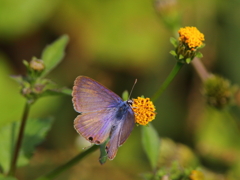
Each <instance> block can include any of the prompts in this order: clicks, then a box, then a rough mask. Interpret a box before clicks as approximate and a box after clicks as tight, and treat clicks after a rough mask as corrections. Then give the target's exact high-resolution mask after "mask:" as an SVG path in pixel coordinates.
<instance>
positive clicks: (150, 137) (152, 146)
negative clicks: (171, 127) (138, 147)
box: [142, 124, 160, 170]
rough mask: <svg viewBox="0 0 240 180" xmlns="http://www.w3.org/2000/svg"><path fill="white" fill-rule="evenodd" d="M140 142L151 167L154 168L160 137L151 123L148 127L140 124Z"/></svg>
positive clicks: (157, 156)
mask: <svg viewBox="0 0 240 180" xmlns="http://www.w3.org/2000/svg"><path fill="white" fill-rule="evenodd" d="M142 143H143V149H144V150H145V153H146V154H147V157H148V159H149V161H150V164H151V166H152V169H153V170H155V169H156V167H157V162H158V159H159V151H160V138H159V136H158V133H157V131H156V130H155V129H154V127H153V126H152V124H149V126H148V127H146V126H142Z"/></svg>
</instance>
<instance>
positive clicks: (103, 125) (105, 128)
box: [74, 108, 116, 144]
mask: <svg viewBox="0 0 240 180" xmlns="http://www.w3.org/2000/svg"><path fill="white" fill-rule="evenodd" d="M115 111H116V110H115V109H114V108H113V109H103V110H100V111H96V112H89V113H83V114H81V115H78V116H77V117H76V119H75V120H74V128H75V129H76V131H77V132H78V133H79V134H80V135H82V136H83V137H84V138H85V139H86V140H88V141H90V142H91V143H94V144H102V143H103V142H105V141H106V140H107V138H108V137H109V136H110V131H111V128H112V126H113V123H114V121H113V120H114V118H115V114H116V112H115Z"/></svg>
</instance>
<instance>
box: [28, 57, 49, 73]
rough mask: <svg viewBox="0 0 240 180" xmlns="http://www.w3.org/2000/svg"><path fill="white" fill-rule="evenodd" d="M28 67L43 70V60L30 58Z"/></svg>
mask: <svg viewBox="0 0 240 180" xmlns="http://www.w3.org/2000/svg"><path fill="white" fill-rule="evenodd" d="M29 67H30V68H31V69H33V70H35V71H38V72H41V71H43V70H44V68H45V66H44V62H43V60H40V59H32V60H31V61H30V63H29Z"/></svg>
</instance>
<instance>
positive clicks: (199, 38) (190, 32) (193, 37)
mask: <svg viewBox="0 0 240 180" xmlns="http://www.w3.org/2000/svg"><path fill="white" fill-rule="evenodd" d="M178 33H179V39H178V40H179V41H182V42H183V43H185V44H187V45H188V47H189V48H190V49H191V50H195V49H196V48H197V47H201V45H202V44H203V41H204V40H205V39H204V35H203V34H202V33H201V32H200V31H199V30H198V29H197V28H196V27H188V26H187V27H185V28H180V29H179V31H178Z"/></svg>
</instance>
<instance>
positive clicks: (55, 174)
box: [36, 145, 99, 180]
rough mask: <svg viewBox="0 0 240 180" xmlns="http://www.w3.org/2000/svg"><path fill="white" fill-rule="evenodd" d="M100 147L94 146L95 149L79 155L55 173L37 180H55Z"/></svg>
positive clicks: (54, 171) (55, 170)
mask: <svg viewBox="0 0 240 180" xmlns="http://www.w3.org/2000/svg"><path fill="white" fill-rule="evenodd" d="M98 147H99V146H96V145H94V146H93V147H91V148H90V149H88V150H86V151H84V152H83V153H80V154H78V155H77V156H75V157H74V158H73V159H71V160H70V161H68V162H67V163H65V164H63V165H62V166H59V167H57V168H56V169H54V170H53V171H51V172H49V173H48V174H46V175H44V176H41V177H39V178H37V179H36V180H50V179H53V178H55V177H56V176H57V175H59V174H60V173H62V172H63V171H65V170H67V169H69V168H70V167H72V166H73V165H75V164H76V163H78V162H79V161H80V160H81V159H82V158H84V157H85V156H87V155H88V154H90V153H92V152H93V151H95V150H96V149H98Z"/></svg>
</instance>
